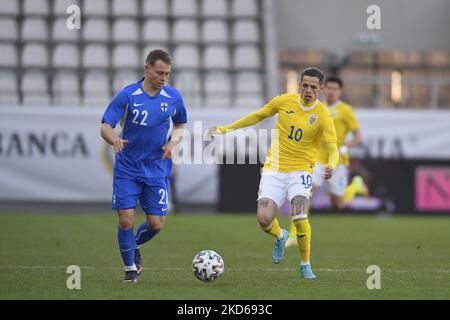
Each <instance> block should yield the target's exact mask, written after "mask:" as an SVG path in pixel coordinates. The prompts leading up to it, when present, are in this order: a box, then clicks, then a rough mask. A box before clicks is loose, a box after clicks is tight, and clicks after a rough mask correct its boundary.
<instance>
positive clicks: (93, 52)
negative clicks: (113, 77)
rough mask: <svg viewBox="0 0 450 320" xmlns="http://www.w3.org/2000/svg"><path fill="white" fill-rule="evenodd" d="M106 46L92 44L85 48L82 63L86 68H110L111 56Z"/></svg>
mask: <svg viewBox="0 0 450 320" xmlns="http://www.w3.org/2000/svg"><path fill="white" fill-rule="evenodd" d="M108 56H109V55H108V50H107V48H106V46H103V45H96V44H90V45H87V46H86V47H85V48H84V50H83V56H82V64H83V67H84V68H108V67H110V65H109V58H108Z"/></svg>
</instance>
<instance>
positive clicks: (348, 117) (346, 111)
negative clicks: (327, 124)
mask: <svg viewBox="0 0 450 320" xmlns="http://www.w3.org/2000/svg"><path fill="white" fill-rule="evenodd" d="M324 105H326V103H324ZM327 108H328V110H329V111H330V113H331V116H332V117H333V119H334V125H335V127H336V135H337V146H338V148H340V147H341V146H342V145H343V144H344V142H345V138H346V137H347V134H348V133H349V132H351V131H353V130H356V129H359V122H358V120H357V119H356V116H355V113H354V112H353V110H352V107H351V106H350V105H348V104H346V103H345V102H342V101H340V100H339V101H337V102H336V103H335V104H334V105H332V106H328V107H327ZM327 160H328V152H327V150H326V148H325V147H324V146H321V147H320V148H319V153H318V155H317V162H318V163H320V164H325V163H326V162H327ZM349 162H350V159H349V156H348V154H345V155H340V156H339V164H343V165H348V164H349Z"/></svg>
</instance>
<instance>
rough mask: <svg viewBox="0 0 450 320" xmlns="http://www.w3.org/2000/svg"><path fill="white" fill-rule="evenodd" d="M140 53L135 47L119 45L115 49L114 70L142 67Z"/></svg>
mask: <svg viewBox="0 0 450 320" xmlns="http://www.w3.org/2000/svg"><path fill="white" fill-rule="evenodd" d="M139 58H140V57H139V53H138V50H137V48H136V47H135V46H130V45H118V46H116V47H114V49H113V55H112V66H113V68H138V67H140V66H141V65H142V62H141V60H140V59H139Z"/></svg>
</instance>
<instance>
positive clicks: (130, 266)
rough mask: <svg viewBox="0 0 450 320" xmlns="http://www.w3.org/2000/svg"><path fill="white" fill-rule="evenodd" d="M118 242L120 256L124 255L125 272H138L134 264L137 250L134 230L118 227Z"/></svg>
mask: <svg viewBox="0 0 450 320" xmlns="http://www.w3.org/2000/svg"><path fill="white" fill-rule="evenodd" d="M117 240H118V242H119V249H120V254H121V255H122V260H123V264H124V265H125V271H128V270H136V266H135V264H134V250H135V249H136V241H135V240H134V232H133V228H130V229H129V230H124V229H122V228H121V227H120V226H118V227H117Z"/></svg>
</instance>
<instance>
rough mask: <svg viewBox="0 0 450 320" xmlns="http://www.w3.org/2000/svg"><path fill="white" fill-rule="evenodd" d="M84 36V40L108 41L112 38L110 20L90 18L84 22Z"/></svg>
mask: <svg viewBox="0 0 450 320" xmlns="http://www.w3.org/2000/svg"><path fill="white" fill-rule="evenodd" d="M81 30H82V38H83V40H84V41H86V42H88V41H102V42H106V41H108V40H109V38H110V31H109V25H108V20H106V19H101V18H90V19H89V18H88V19H86V22H84V25H83V28H81Z"/></svg>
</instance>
